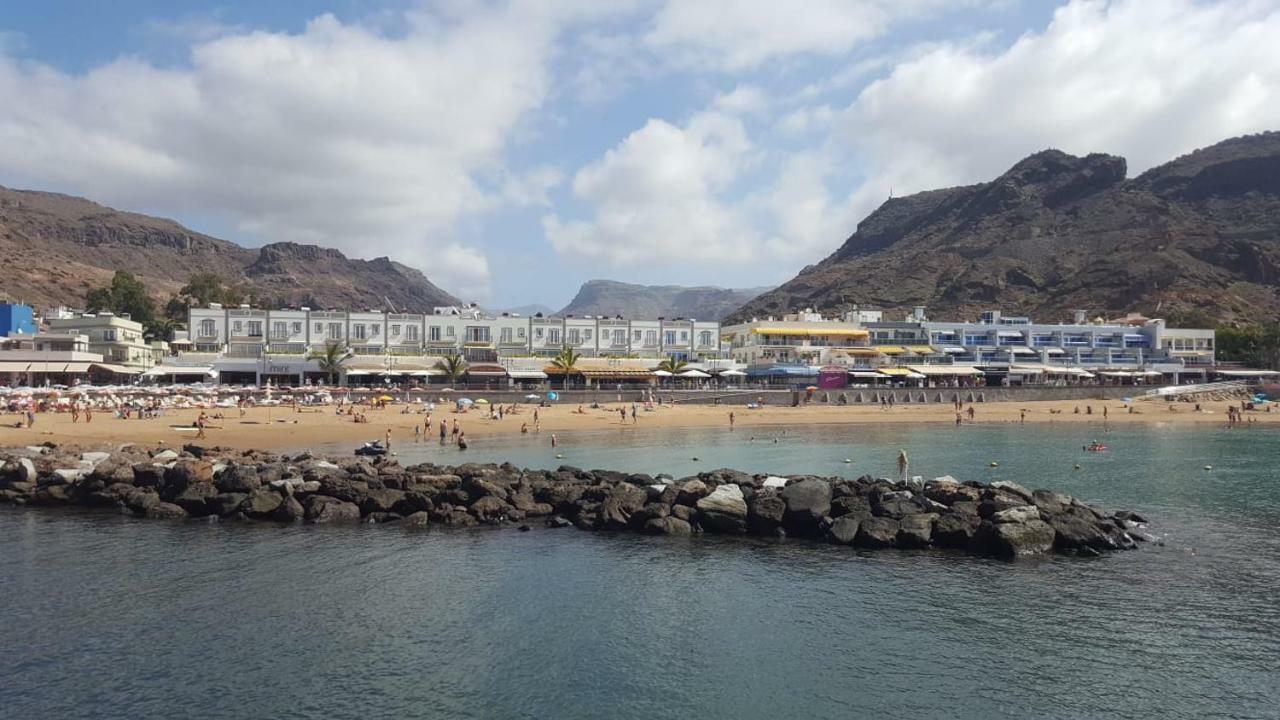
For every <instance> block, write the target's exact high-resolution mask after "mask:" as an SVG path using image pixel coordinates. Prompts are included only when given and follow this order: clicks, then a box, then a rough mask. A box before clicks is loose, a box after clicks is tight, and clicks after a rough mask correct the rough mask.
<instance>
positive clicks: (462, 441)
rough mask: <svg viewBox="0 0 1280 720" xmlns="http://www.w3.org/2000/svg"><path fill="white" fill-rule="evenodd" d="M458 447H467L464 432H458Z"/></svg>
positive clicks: (462, 448)
mask: <svg viewBox="0 0 1280 720" xmlns="http://www.w3.org/2000/svg"><path fill="white" fill-rule="evenodd" d="M458 449H459V450H466V449H467V434H466V433H465V432H460V433H458Z"/></svg>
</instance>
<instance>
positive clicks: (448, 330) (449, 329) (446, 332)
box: [444, 325, 455, 337]
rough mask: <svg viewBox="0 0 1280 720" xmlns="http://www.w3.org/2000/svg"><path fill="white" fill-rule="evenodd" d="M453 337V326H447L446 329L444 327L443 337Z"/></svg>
mask: <svg viewBox="0 0 1280 720" xmlns="http://www.w3.org/2000/svg"><path fill="white" fill-rule="evenodd" d="M454 335H455V333H454V330H453V326H452V325H450V326H448V327H446V328H445V329H444V336H445V337H454Z"/></svg>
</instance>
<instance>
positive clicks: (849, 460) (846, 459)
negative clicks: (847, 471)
mask: <svg viewBox="0 0 1280 720" xmlns="http://www.w3.org/2000/svg"><path fill="white" fill-rule="evenodd" d="M844 461H845V462H847V463H851V462H853V460H851V459H849V458H845V459H844Z"/></svg>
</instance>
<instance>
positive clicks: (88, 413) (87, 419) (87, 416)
mask: <svg viewBox="0 0 1280 720" xmlns="http://www.w3.org/2000/svg"><path fill="white" fill-rule="evenodd" d="M91 422H93V406H92V405H85V406H84V424H85V425H88V424H89V423H91Z"/></svg>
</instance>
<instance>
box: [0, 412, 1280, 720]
mask: <svg viewBox="0 0 1280 720" xmlns="http://www.w3.org/2000/svg"><path fill="white" fill-rule="evenodd" d="M560 440H561V442H560V444H559V445H558V447H556V448H552V447H551V446H550V442H549V438H548V437H547V436H546V435H545V434H544V435H542V436H536V435H530V436H524V437H518V438H509V437H504V438H492V439H481V438H478V437H477V438H473V439H472V444H471V447H470V449H468V450H467V451H465V452H464V451H458V450H457V449H455V448H453V447H441V446H439V445H437V444H434V443H424V444H418V445H414V444H406V445H404V446H402V447H400V448H399V449H398V452H399V455H400V460H401V462H404V463H410V462H420V461H430V462H438V463H449V464H453V463H458V462H462V461H474V462H479V461H510V462H513V463H515V464H517V465H521V466H526V467H539V468H554V467H558V466H560V465H562V464H565V465H572V466H575V467H581V468H608V469H614V470H624V471H634V472H647V473H650V474H655V475H656V474H660V473H667V474H671V475H672V476H674V477H681V476H684V475H688V474H692V473H695V472H699V471H703V470H710V469H715V468H719V467H731V468H737V469H741V470H746V471H749V472H762V473H777V474H795V473H814V474H822V475H846V476H858V475H862V474H864V473H870V474H873V475H890V474H891V473H892V471H893V468H894V465H895V460H896V457H897V454H898V452H899V450H903V449H905V450H906V451H907V453H908V456H909V458H910V463H911V466H910V468H911V473H912V474H916V475H921V476H923V477H926V478H929V477H935V476H939V475H944V474H945V475H952V476H954V477H956V478H957V479H960V480H983V481H990V480H997V479H999V480H1012V481H1016V482H1019V483H1021V484H1023V485H1026V486H1029V487H1033V488H1039V487H1045V488H1051V489H1055V490H1058V491H1061V492H1066V493H1069V494H1072V495H1074V496H1076V497H1079V498H1081V499H1083V500H1086V501H1089V502H1093V503H1097V504H1100V505H1101V506H1103V507H1105V508H1107V509H1111V510H1118V509H1126V510H1134V511H1137V512H1139V513H1141V514H1142V515H1144V516H1146V518H1147V519H1148V520H1149V521H1150V530H1151V532H1153V533H1154V534H1156V535H1157V536H1159V537H1160V538H1161V541H1160V542H1159V543H1151V544H1147V545H1144V546H1143V547H1142V548H1141V549H1139V550H1136V551H1132V552H1124V553H1118V554H1113V555H1109V556H1105V557H1101V558H1094V559H1083V558H1069V557H1056V556H1054V557H1045V558H1039V559H1031V560H1022V561H1015V562H1005V561H998V560H992V559H984V558H972V557H967V556H963V555H957V554H951V553H946V552H940V551H887V552H886V551H878V552H860V551H857V550H854V549H851V548H845V547H834V546H828V545H823V544H814V543H807V542H803V541H795V540H792V541H786V540H783V541H777V540H763V539H745V538H735V539H726V538H721V537H712V536H701V537H693V538H665V537H658V538H652V537H644V536H636V535H609V534H596V533H585V532H580V531H577V530H574V529H561V530H551V529H545V528H541V527H535V528H534V529H533V531H531V532H518V531H516V530H513V529H499V530H495V529H479V530H466V531H448V530H435V529H433V530H429V531H427V532H410V531H406V530H403V529H399V528H396V527H395V526H394V525H385V526H367V525H362V526H354V527H327V526H289V527H279V526H271V525H258V524H254V525H243V524H237V523H216V522H213V523H208V522H204V521H188V522H177V523H170V522H161V521H144V520H137V519H133V518H129V517H125V516H117V515H113V514H110V513H101V512H87V511H86V512H66V511H52V510H39V509H32V510H23V509H19V508H8V507H5V508H0V628H2V629H0V638H2V639H0V716H3V717H7V718H22V719H26V718H131V719H146V718H180V717H198V718H308V719H310V718H357V717H358V718H645V719H652V718H921V717H929V718H935V717H936V718H975V719H976V718H1126V719H1128V718H1277V717H1280V432H1277V431H1275V430H1272V429H1269V428H1250V427H1244V428H1237V429H1230V430H1229V429H1226V428H1217V427H1185V426H1169V427H1162V426H1158V425H1150V426H1143V427H1134V426H1123V427H1106V426H1104V425H1102V424H1100V423H1099V424H1091V425H1085V424H1061V425H1052V424H1036V425H1027V426H1021V425H1017V424H1010V425H995V426H982V425H973V426H964V427H959V428H956V427H952V426H950V425H935V426H890V427H866V426H857V427H838V426H819V427H805V428H798V427H787V428H782V427H777V428H770V427H752V428H739V429H737V430H735V431H730V430H729V429H728V428H706V429H699V430H689V429H681V430H666V431H662V430H647V429H644V428H643V427H642V428H639V429H630V428H628V429H625V430H619V429H617V428H614V429H611V430H607V431H600V432H591V433H579V434H574V435H571V436H562V437H561V438H560ZM1095 440H1097V441H1100V442H1104V443H1106V444H1107V446H1108V450H1107V451H1106V452H1102V453H1088V452H1084V451H1083V450H1082V447H1083V446H1084V445H1086V444H1088V443H1090V442H1092V441H1095ZM355 444H357V443H356V441H355V439H353V441H352V443H350V444H349V445H350V446H349V447H348V446H343V447H340V448H338V447H335V448H330V449H332V450H337V451H349V450H350V449H351V448H352V447H354V446H355ZM320 449H323V448H320Z"/></svg>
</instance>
